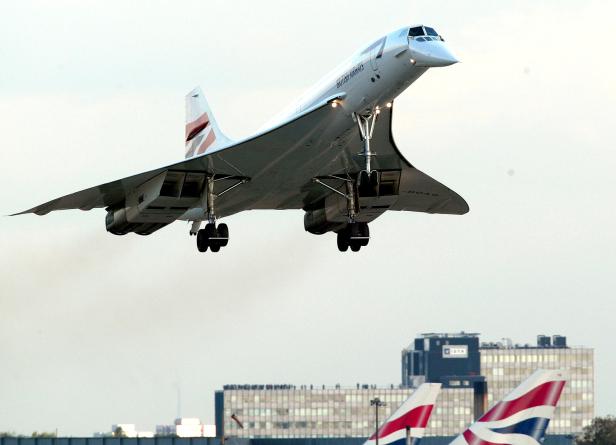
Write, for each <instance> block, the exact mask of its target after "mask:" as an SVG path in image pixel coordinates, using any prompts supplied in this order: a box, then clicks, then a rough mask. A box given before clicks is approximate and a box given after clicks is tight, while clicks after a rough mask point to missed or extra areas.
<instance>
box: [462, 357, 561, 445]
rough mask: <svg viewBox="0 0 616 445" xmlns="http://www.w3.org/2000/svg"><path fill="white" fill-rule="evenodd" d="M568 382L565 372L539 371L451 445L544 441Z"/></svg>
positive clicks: (521, 444)
mask: <svg viewBox="0 0 616 445" xmlns="http://www.w3.org/2000/svg"><path fill="white" fill-rule="evenodd" d="M565 382H566V377H565V373H564V371H559V370H551V371H547V370H541V369H540V370H537V371H535V372H534V373H533V374H531V376H530V377H528V378H527V379H526V380H524V381H523V382H522V383H520V385H519V386H518V387H517V388H515V389H514V390H513V391H511V392H510V393H509V394H508V395H507V397H505V398H504V399H503V400H502V401H500V402H498V403H497V404H496V405H494V406H493V407H492V408H491V409H490V410H489V411H488V412H487V413H485V414H484V415H483V416H481V418H480V419H479V420H477V421H476V422H475V423H473V424H472V425H471V426H470V427H468V429H467V430H466V431H464V432H463V433H462V434H460V435H459V436H458V437H456V439H455V440H454V441H453V442H451V444H450V445H496V444H502V445H539V444H541V443H542V442H543V439H544V438H545V431H546V429H547V427H548V423H549V422H550V420H551V419H552V417H554V411H555V410H556V404H557V403H558V399H560V395H561V393H562V391H563V388H564V387H565Z"/></svg>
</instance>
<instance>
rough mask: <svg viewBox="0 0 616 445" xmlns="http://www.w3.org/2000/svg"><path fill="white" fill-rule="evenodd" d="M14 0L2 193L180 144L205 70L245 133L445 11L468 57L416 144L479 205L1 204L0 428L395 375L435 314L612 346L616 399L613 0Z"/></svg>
mask: <svg viewBox="0 0 616 445" xmlns="http://www.w3.org/2000/svg"><path fill="white" fill-rule="evenodd" d="M290 4H291V3H289V2H287V1H278V2H275V1H267V2H265V1H264V2H254V1H244V2H223V1H218V2H214V1H208V2H204V1H201V2H199V1H191V2H189V1H185V2H176V1H174V2H172V1H145V0H143V1H134V2H124V1H104V2H103V1H100V2H91V1H77V0H74V1H68V0H60V1H55V2H48V1H43V0H41V1H30V0H28V1H19V2H16V1H13V2H3V3H2V5H1V6H0V42H2V44H1V45H0V67H1V69H0V98H1V100H0V134H1V135H2V139H1V144H2V149H1V150H0V165H1V166H2V167H1V168H2V187H0V211H1V213H2V214H9V213H13V212H15V211H20V210H23V209H26V208H30V207H32V206H33V205H36V204H40V203H42V202H45V201H47V200H49V199H52V198H55V197H58V196H61V195H64V194H67V193H70V192H73V191H76V190H79V189H82V188H85V187H89V186H92V185H96V184H99V183H103V182H107V181H110V180H113V179H117V178H120V177H123V176H127V175H130V174H133V173H137V172H140V171H143V170H147V169H150V168H155V167H157V166H159V165H161V164H165V163H170V162H173V161H176V160H179V159H181V158H182V157H183V152H184V146H183V132H184V102H183V96H184V94H185V93H186V92H187V91H189V90H190V89H191V88H193V87H194V86H195V85H197V84H201V85H202V87H203V89H204V91H205V92H206V95H207V97H208V99H209V102H210V105H211V106H212V108H213V109H214V111H215V113H216V117H217V120H218V123H219V124H220V126H221V127H222V128H223V130H224V131H226V132H227V133H228V134H229V135H230V136H232V137H243V136H247V135H249V134H250V133H251V132H252V131H254V130H255V129H257V128H258V127H259V126H260V125H261V124H263V122H265V121H266V120H267V119H268V118H270V117H271V116H272V115H274V114H276V112H277V111H278V110H279V109H280V108H282V107H283V106H285V105H286V104H288V103H289V102H291V101H292V100H293V99H294V98H295V97H296V96H297V95H299V94H301V93H302V91H304V90H305V89H307V88H308V87H309V86H310V85H311V84H312V83H314V82H316V81H317V80H318V79H319V78H320V77H321V76H322V75H324V74H325V73H326V72H328V71H329V70H330V69H331V68H333V67H334V66H336V65H337V64H338V63H339V62H340V61H341V60H343V59H344V58H346V57H347V56H349V55H350V54H351V53H352V52H353V51H355V50H356V49H358V48H359V47H360V46H362V45H363V44H364V43H366V42H369V41H370V40H371V39H373V38H375V37H378V36H380V35H381V34H385V33H387V32H389V31H391V30H393V29H396V28H397V27H400V26H404V25H406V24H412V23H426V24H429V25H431V26H434V27H435V28H436V29H437V31H439V32H440V33H441V34H443V36H444V37H445V39H446V40H447V42H448V44H449V45H450V48H451V49H452V50H453V52H454V53H455V54H456V56H457V57H458V58H459V59H460V60H462V63H459V64H457V65H454V66H451V67H447V68H442V69H433V70H430V71H428V72H427V73H426V74H425V75H424V76H423V77H422V78H420V79H419V80H418V81H417V82H416V83H415V84H413V85H412V86H411V88H410V89H408V90H407V91H406V92H405V93H403V94H402V96H401V97H400V98H399V99H398V100H397V101H396V106H395V112H394V133H395V138H396V141H397V143H398V145H399V147H400V149H401V150H402V152H403V153H404V155H405V156H406V157H407V158H408V159H410V160H411V162H413V164H415V165H416V166H418V168H420V169H422V170H424V171H425V172H427V173H428V174H430V175H431V176H433V177H435V178H437V179H438V180H440V181H442V182H443V183H445V184H447V185H448V186H449V187H451V188H453V189H454V190H456V191H457V192H459V193H460V194H461V195H462V196H463V197H464V198H465V199H466V200H467V201H468V203H469V205H470V208H471V211H470V213H469V214H467V215H464V216H444V215H426V214H414V213H394V212H389V213H387V214H386V215H384V216H383V217H382V218H380V219H378V220H377V221H375V222H374V223H373V224H371V234H372V239H371V241H370V246H368V247H367V248H365V249H362V250H361V252H359V253H358V254H351V253H347V254H340V253H339V252H338V251H337V249H336V243H335V237H334V236H333V235H331V234H329V235H325V236H321V237H317V236H314V235H310V234H308V233H306V232H304V229H303V214H302V212H300V211H284V212H282V211H280V212H274V211H271V212H265V211H263V212H248V213H244V214H239V215H235V216H233V217H231V218H229V219H228V220H227V221H225V222H227V223H228V224H229V226H230V231H231V242H230V244H229V247H227V248H225V249H223V250H222V252H221V253H220V254H217V255H211V254H205V255H204V254H199V253H198V252H197V249H196V247H195V240H194V238H190V237H189V236H188V228H189V227H188V226H187V225H186V223H182V222H179V223H175V224H173V225H171V226H169V227H167V228H165V229H163V230H161V231H160V232H157V233H155V234H154V235H152V236H149V237H139V236H136V235H127V236H126V237H116V236H113V235H110V234H108V233H106V232H105V228H104V216H105V213H104V211H103V210H100V209H99V210H93V211H90V212H81V211H67V212H56V213H53V214H49V215H47V216H45V217H38V216H34V215H26V216H20V217H12V218H9V217H3V218H1V219H0V246H1V249H0V431H4V430H12V431H16V432H18V433H25V434H30V433H31V432H32V431H33V430H38V431H41V430H53V429H55V428H58V429H59V433H60V434H61V435H67V434H68V435H90V434H91V433H92V432H94V431H100V430H109V428H110V425H111V424H112V423H119V422H126V423H136V424H137V426H138V427H139V428H140V429H153V428H154V425H156V424H160V423H171V422H172V420H173V418H174V417H175V415H176V405H177V404H176V393H177V388H180V389H181V393H182V410H181V411H182V412H181V413H182V414H183V415H184V416H196V417H201V418H202V419H203V420H205V421H206V422H208V423H212V422H213V420H214V400H213V392H214V390H216V389H219V388H220V387H221V386H222V385H223V384H225V383H295V384H301V383H314V384H321V383H324V384H335V383H341V384H343V385H354V384H355V383H356V382H364V383H377V384H389V383H394V384H397V383H399V382H400V350H401V349H402V348H403V347H405V346H407V344H408V343H410V341H411V340H412V339H413V338H414V336H415V335H416V334H417V333H419V332H426V331H459V330H466V331H474V332H480V333H481V334H482V337H481V338H482V340H485V341H488V340H499V339H501V338H503V337H509V338H511V339H513V341H514V342H521V343H526V342H529V343H534V341H535V336H536V335H537V334H540V333H545V334H562V335H566V336H567V337H568V340H569V343H570V344H573V345H586V346H591V347H594V348H595V350H596V377H597V379H596V382H597V394H596V400H597V412H598V413H599V414H607V413H616V387H615V385H614V378H613V376H614V375H616V355H615V354H614V353H613V351H614V336H615V335H616V330H615V328H614V313H615V311H616V303H615V302H614V297H615V295H614V293H615V292H614V290H615V288H616V286H615V285H616V273H615V270H616V258H615V256H616V235H615V231H614V228H615V223H614V221H615V217H616V210H615V208H614V191H615V190H616V175H615V171H616V153H615V145H614V137H613V129H614V124H615V121H614V116H616V105H615V104H616V86H615V85H616V83H615V82H614V72H615V70H616V64H615V63H614V57H615V56H614V53H613V44H614V42H616V28H615V27H614V25H613V20H614V17H615V16H616V3H614V2H613V1H608V0H605V1H584V2H580V1H563V0H553V1H537V0H528V1H510V2H509V1H499V2H494V1H492V0H485V1H477V0H474V1H472V2H470V1H468V2H464V1H460V0H451V1H435V0H430V1H428V0H425V1H417V0H412V1H408V0H407V1H383V2H374V1H365V2H357V1H355V2H341V1H332V0H328V1H324V2H316V1H314V2H304V3H299V2H293V3H292V4H293V7H292V8H290V7H289V5H290Z"/></svg>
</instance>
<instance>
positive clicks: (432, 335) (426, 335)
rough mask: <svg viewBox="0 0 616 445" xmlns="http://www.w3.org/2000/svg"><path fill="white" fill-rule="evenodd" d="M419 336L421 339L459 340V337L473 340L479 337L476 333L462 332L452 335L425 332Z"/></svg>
mask: <svg viewBox="0 0 616 445" xmlns="http://www.w3.org/2000/svg"><path fill="white" fill-rule="evenodd" d="M419 335H421V336H422V337H423V338H460V337H470V338H474V337H479V333H478V332H464V331H460V332H454V333H447V332H426V333H422V334H419Z"/></svg>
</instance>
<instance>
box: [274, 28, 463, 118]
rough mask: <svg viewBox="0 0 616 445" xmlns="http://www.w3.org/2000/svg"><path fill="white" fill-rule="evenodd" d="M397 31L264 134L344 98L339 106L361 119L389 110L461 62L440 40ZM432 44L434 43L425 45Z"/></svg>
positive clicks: (324, 82) (294, 105) (295, 105)
mask: <svg viewBox="0 0 616 445" xmlns="http://www.w3.org/2000/svg"><path fill="white" fill-rule="evenodd" d="M410 28H413V29H417V28H419V27H405V28H402V29H398V30H396V31H394V32H391V33H389V34H387V35H386V36H384V37H382V38H380V39H378V40H376V41H375V42H374V43H372V44H371V45H369V46H367V47H366V48H363V49H361V50H360V51H358V52H357V53H355V54H354V55H353V56H351V57H350V58H348V59H347V60H346V61H344V62H343V63H341V64H340V65H339V66H338V67H336V68H335V69H334V70H333V71H331V72H330V73H329V74H327V75H326V76H325V77H323V78H322V79H321V80H320V81H319V82H317V83H316V84H315V85H314V86H313V87H312V88H310V89H309V90H308V91H306V92H305V93H304V94H303V95H302V96H301V97H300V98H299V99H297V100H296V101H295V102H293V103H292V104H291V105H290V106H288V107H287V108H285V109H284V110H282V111H281V112H280V113H279V114H278V115H276V116H275V117H274V118H273V119H271V120H270V121H268V122H267V123H266V124H265V125H264V126H263V128H262V130H267V129H270V128H274V127H276V126H278V125H280V124H282V123H284V122H288V121H289V120H291V119H293V118H294V117H296V116H297V115H299V114H301V113H302V112H303V111H306V110H308V109H310V108H312V107H313V106H316V105H318V104H320V103H322V102H323V101H324V100H326V99H328V98H332V97H336V96H340V97H341V100H340V101H339V104H340V105H341V106H342V107H343V108H344V109H345V110H346V111H347V112H349V113H362V112H363V111H364V110H372V109H374V108H375V107H382V106H385V105H386V104H387V103H390V102H392V101H393V99H395V98H396V97H397V96H398V95H399V94H400V93H402V91H404V90H405V89H406V88H407V87H408V86H409V85H411V83H413V82H414V81H415V80H416V79H417V78H419V77H420V76H421V75H422V74H423V73H425V72H426V71H427V69H428V68H430V67H437V66H447V65H451V64H454V63H456V62H457V60H456V59H455V58H454V57H453V56H452V55H451V52H450V51H449V50H448V48H447V47H446V45H445V43H444V41H443V40H442V39H441V38H440V37H438V38H437V37H429V36H421V37H419V38H420V39H422V40H418V37H409V29H410ZM426 39H433V40H426Z"/></svg>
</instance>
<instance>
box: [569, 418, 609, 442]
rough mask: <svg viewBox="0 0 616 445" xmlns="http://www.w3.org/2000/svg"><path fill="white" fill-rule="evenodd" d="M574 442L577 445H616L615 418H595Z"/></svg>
mask: <svg viewBox="0 0 616 445" xmlns="http://www.w3.org/2000/svg"><path fill="white" fill-rule="evenodd" d="M575 442H576V443H577V445H616V417H614V416H605V417H595V418H594V419H593V421H592V423H591V424H590V425H588V426H586V427H584V431H583V432H582V434H581V435H580V436H578V437H577V438H576V440H575Z"/></svg>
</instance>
